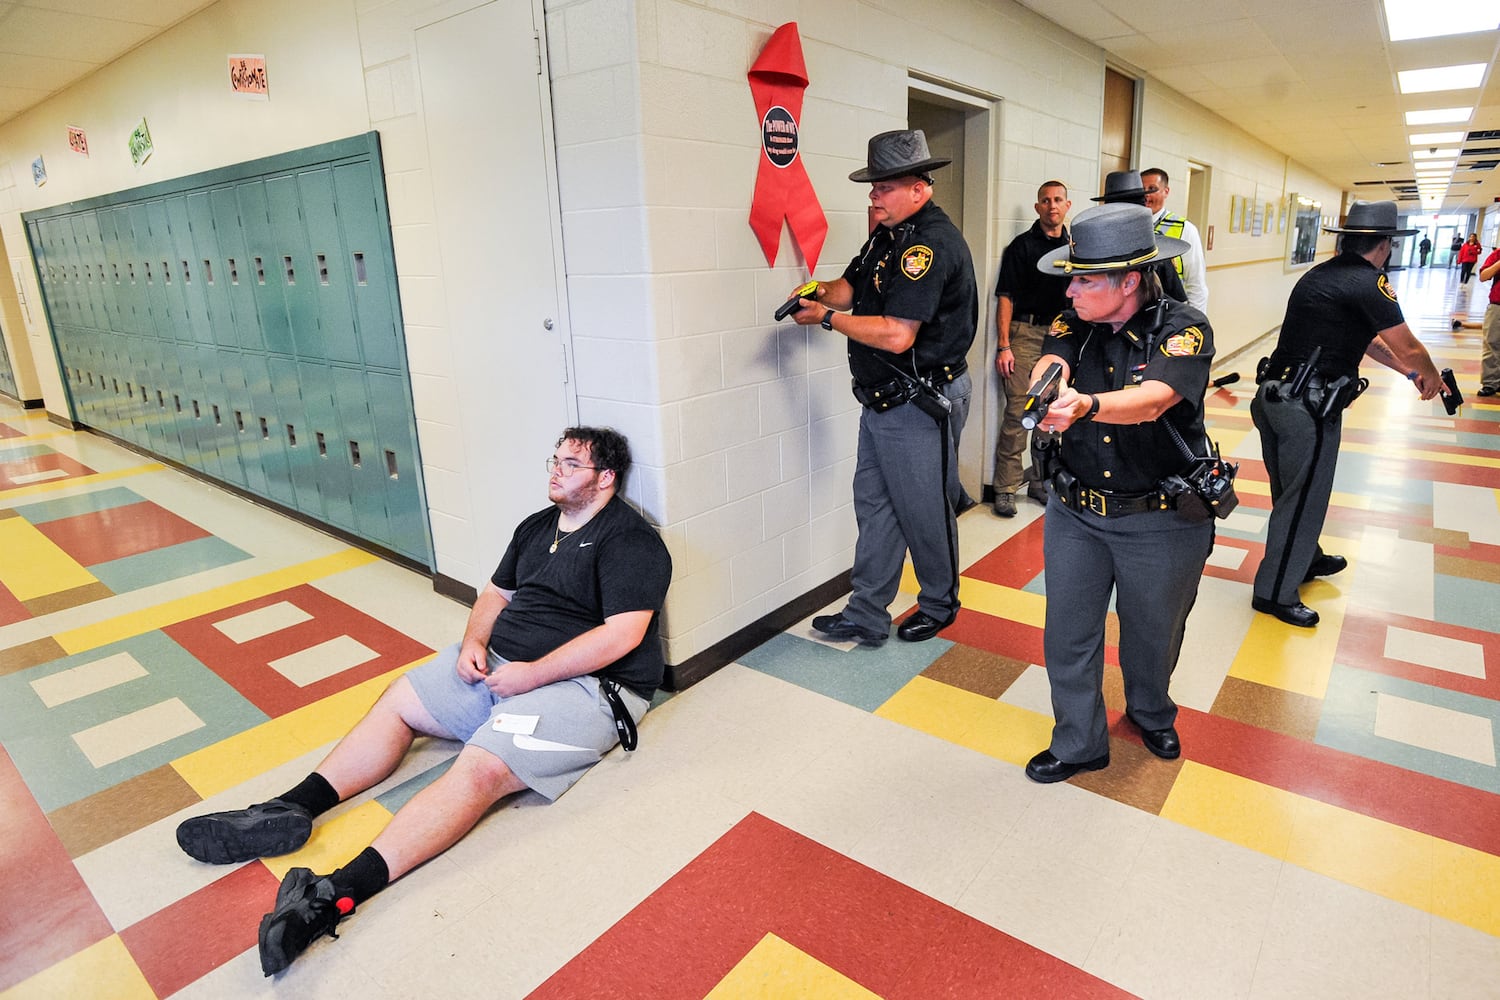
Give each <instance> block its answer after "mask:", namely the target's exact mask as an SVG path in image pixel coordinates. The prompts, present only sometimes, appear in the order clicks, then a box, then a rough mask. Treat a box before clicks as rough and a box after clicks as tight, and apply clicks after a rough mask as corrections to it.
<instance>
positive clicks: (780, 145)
mask: <svg viewBox="0 0 1500 1000" xmlns="http://www.w3.org/2000/svg"><path fill="white" fill-rule="evenodd" d="M760 141H761V146H762V147H763V148H764V149H765V151H766V159H768V160H770V161H771V164H772V165H773V166H777V167H789V166H791V165H792V163H793V161H795V160H796V159H797V119H795V118H793V117H792V113H791V112H790V111H788V110H787V109H786V108H783V107H782V106H781V105H779V104H778V105H776V106H775V107H773V108H771V110H769V111H767V112H766V116H765V117H764V118H762V119H761V122H760Z"/></svg>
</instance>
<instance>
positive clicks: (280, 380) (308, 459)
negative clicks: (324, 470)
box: [266, 356, 323, 517]
mask: <svg viewBox="0 0 1500 1000" xmlns="http://www.w3.org/2000/svg"><path fill="white" fill-rule="evenodd" d="M266 369H267V371H268V373H269V374H270V377H271V391H272V393H274V395H275V399H276V407H275V409H276V413H277V416H278V417H279V418H280V420H281V426H280V427H278V428H273V430H272V433H273V434H279V435H280V436H281V439H282V447H284V448H285V449H286V464H287V469H288V471H289V472H290V474H291V480H292V505H293V506H294V507H296V508H297V509H298V510H300V511H302V512H303V513H304V514H311V515H312V516H313V517H322V516H323V501H322V498H321V497H320V496H319V494H318V470H317V467H316V466H315V465H314V464H313V463H314V461H315V459H316V457H317V456H316V453H315V450H314V449H313V448H312V447H311V446H310V445H309V443H308V442H309V439H310V438H311V435H310V434H309V428H308V426H307V424H308V421H307V411H306V409H305V408H304V407H303V405H302V393H301V391H300V387H299V383H298V372H297V362H295V361H293V360H291V359H289V358H278V357H274V356H273V357H269V358H267V359H266ZM312 440H316V439H315V438H312Z"/></svg>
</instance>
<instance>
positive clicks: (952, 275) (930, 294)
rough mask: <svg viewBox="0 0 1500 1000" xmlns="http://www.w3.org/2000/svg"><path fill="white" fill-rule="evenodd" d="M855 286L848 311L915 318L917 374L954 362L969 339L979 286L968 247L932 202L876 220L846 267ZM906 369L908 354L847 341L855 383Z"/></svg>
mask: <svg viewBox="0 0 1500 1000" xmlns="http://www.w3.org/2000/svg"><path fill="white" fill-rule="evenodd" d="M843 278H844V280H845V281H847V282H849V287H850V288H852V289H853V290H854V310H853V312H854V315H856V316H892V317H895V318H896V319H906V320H916V321H917V322H919V323H921V324H922V325H921V327H920V328H918V330H917V340H916V343H915V344H914V345H913V346H914V349H915V351H916V369H917V371H918V372H920V373H922V374H926V373H927V372H930V371H933V370H934V369H939V368H942V367H943V366H944V365H958V364H961V363H962V362H963V360H964V355H966V354H967V353H968V352H969V345H970V344H971V343H973V342H974V331H975V330H976V329H977V327H978V323H979V292H978V289H977V287H976V285H975V284H974V262H973V259H972V258H971V257H970V256H969V245H968V244H967V243H965V242H964V238H963V234H962V233H960V232H959V231H958V227H957V226H955V225H954V224H953V223H952V221H950V220H949V218H948V214H947V213H946V212H944V211H943V210H942V209H941V208H938V207H937V205H935V204H934V203H932V202H930V201H929V202H928V203H927V204H925V205H923V206H922V207H921V208H920V209H918V210H917V211H916V212H915V213H914V214H913V215H912V216H911V217H910V218H908V219H907V220H906V221H905V222H903V223H901V224H900V225H898V226H895V227H894V228H891V227H887V226H876V227H875V232H873V233H871V234H870V238H869V239H868V240H867V241H866V242H865V245H864V246H863V247H862V248H861V249H860V252H859V255H858V256H857V257H855V258H854V259H853V260H851V261H850V262H849V266H848V267H846V268H844V274H843ZM882 361H885V362H887V363H889V364H891V365H894V366H896V367H897V368H899V369H900V370H901V371H903V372H911V370H912V352H911V351H907V352H905V353H904V354H899V355H897V354H891V353H889V352H887V351H881V350H876V349H875V348H873V347H866V346H865V345H864V344H861V343H859V342H857V341H854V340H850V341H849V371H850V372H851V373H852V374H853V375H854V381H856V382H858V383H859V384H860V385H865V386H873V385H879V384H880V383H882V382H889V381H890V380H891V379H892V378H894V377H895V373H894V372H892V371H891V370H890V368H888V367H886V365H885V364H882V363H881V362H882Z"/></svg>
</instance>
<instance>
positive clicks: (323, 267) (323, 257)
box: [318, 253, 328, 286]
mask: <svg viewBox="0 0 1500 1000" xmlns="http://www.w3.org/2000/svg"><path fill="white" fill-rule="evenodd" d="M318 284H320V285H325V286H326V285H327V284H328V255H327V254H322V253H320V254H318Z"/></svg>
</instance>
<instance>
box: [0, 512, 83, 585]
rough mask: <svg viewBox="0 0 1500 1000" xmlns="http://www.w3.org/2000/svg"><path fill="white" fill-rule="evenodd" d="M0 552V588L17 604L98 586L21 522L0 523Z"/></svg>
mask: <svg viewBox="0 0 1500 1000" xmlns="http://www.w3.org/2000/svg"><path fill="white" fill-rule="evenodd" d="M0 552H4V553H5V558H4V559H0V584H3V585H4V586H5V589H6V590H9V591H10V592H11V593H12V594H13V595H15V598H16V600H18V601H30V600H33V599H35V598H38V597H45V596H47V595H48V594H58V593H61V592H63V591H65V590H73V589H74V588H76V587H86V586H88V585H89V584H91V583H98V582H99V578H98V577H96V576H94V574H92V573H90V572H89V571H88V570H86V569H84V568H83V567H82V566H80V565H79V564H78V562H77V561H76V560H74V558H73V557H72V556H70V555H68V554H67V553H66V552H64V551H63V550H62V549H60V548H58V547H57V545H56V544H55V543H54V542H53V541H52V539H50V538H48V537H47V536H46V535H44V534H42V533H41V532H40V531H38V530H37V528H36V525H34V524H32V523H31V522H30V521H27V520H26V519H25V518H21V517H7V518H6V519H4V520H3V521H0Z"/></svg>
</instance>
